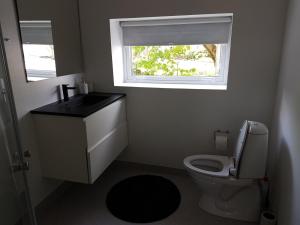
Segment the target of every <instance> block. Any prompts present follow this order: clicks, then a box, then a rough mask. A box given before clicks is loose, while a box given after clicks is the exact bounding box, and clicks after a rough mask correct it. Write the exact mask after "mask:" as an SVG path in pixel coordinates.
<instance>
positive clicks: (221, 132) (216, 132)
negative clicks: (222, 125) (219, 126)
mask: <svg viewBox="0 0 300 225" xmlns="http://www.w3.org/2000/svg"><path fill="white" fill-rule="evenodd" d="M229 133H230V132H229V130H225V131H222V130H215V131H214V137H213V139H214V142H216V137H217V134H223V135H226V136H228V135H229Z"/></svg>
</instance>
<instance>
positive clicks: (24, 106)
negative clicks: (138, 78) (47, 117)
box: [0, 0, 80, 205]
mask: <svg viewBox="0 0 300 225" xmlns="http://www.w3.org/2000/svg"><path fill="white" fill-rule="evenodd" d="M0 21H1V27H2V31H3V36H4V38H9V39H10V40H9V41H6V42H5V50H6V56H7V60H8V67H9V73H10V79H11V83H12V88H13V94H14V100H15V103H16V109H17V114H18V118H19V121H20V132H21V136H22V144H23V148H24V150H29V151H31V153H32V157H31V159H30V160H29V161H30V170H29V172H28V180H29V185H30V192H31V197H32V200H33V203H34V204H35V205H36V204H37V203H39V202H40V201H41V200H42V199H43V198H44V197H45V196H46V195H47V194H49V193H50V192H51V191H53V190H54V189H55V188H56V187H57V186H58V185H59V184H60V183H61V181H55V180H50V179H44V178H42V174H41V170H40V161H39V154H38V146H37V142H36V137H35V133H34V132H35V131H34V128H33V123H32V117H31V115H30V113H29V111H30V110H32V109H34V108H37V107H39V106H42V105H45V104H48V103H51V102H53V101H56V100H57V99H58V95H57V90H56V86H57V85H59V84H62V83H69V84H73V83H74V81H75V79H76V78H78V77H80V75H79V74H77V75H75V74H74V75H69V76H63V77H59V78H52V79H48V80H43V81H38V82H30V83H27V82H26V79H25V73H24V67H23V60H22V54H21V46H20V42H19V41H20V40H19V36H18V31H17V21H16V17H15V9H14V5H13V0H1V7H0Z"/></svg>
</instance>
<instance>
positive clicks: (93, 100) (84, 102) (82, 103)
mask: <svg viewBox="0 0 300 225" xmlns="http://www.w3.org/2000/svg"><path fill="white" fill-rule="evenodd" d="M109 97H110V96H101V95H89V94H88V95H78V96H75V97H73V98H70V99H69V100H68V101H66V102H61V103H59V104H60V105H61V107H67V108H77V107H89V106H93V105H95V104H99V103H101V102H103V101H105V100H107V99H108V98H109Z"/></svg>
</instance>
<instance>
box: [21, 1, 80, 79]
mask: <svg viewBox="0 0 300 225" xmlns="http://www.w3.org/2000/svg"><path fill="white" fill-rule="evenodd" d="M16 6H17V11H18V17H19V26H20V35H21V42H22V50H23V56H24V65H25V71H26V77H27V81H39V80H45V79H49V78H53V77H57V76H64V75H69V74H75V73H81V72H82V71H83V69H82V68H83V67H82V56H81V40H80V27H79V24H80V23H79V13H78V12H79V11H78V1H77V0H42V1H41V0H16Z"/></svg>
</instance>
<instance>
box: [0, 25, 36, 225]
mask: <svg viewBox="0 0 300 225" xmlns="http://www.w3.org/2000/svg"><path fill="white" fill-rule="evenodd" d="M2 40H3V38H2V34H1V29H0V224H1V225H35V224H36V223H35V219H34V214H33V210H32V206H31V204H30V199H29V191H28V186H27V180H26V174H25V172H26V170H27V169H28V168H29V167H28V163H27V162H26V161H25V158H24V156H23V153H22V150H21V146H20V139H19V136H18V135H19V134H18V129H17V120H16V114H15V108H14V103H13V98H12V93H11V88H10V83H9V77H8V71H7V66H6V60H5V53H4V47H3V46H4V45H3V42H2Z"/></svg>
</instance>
